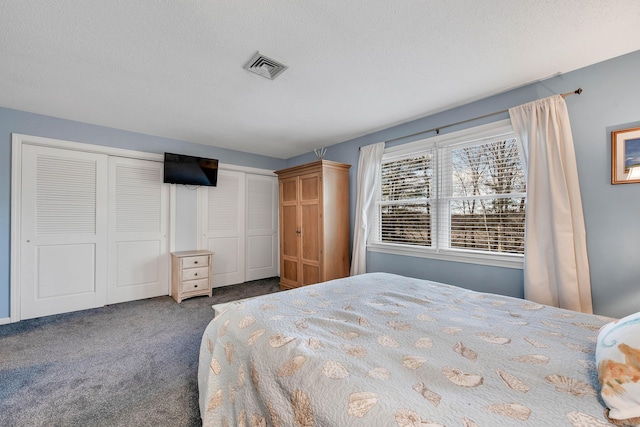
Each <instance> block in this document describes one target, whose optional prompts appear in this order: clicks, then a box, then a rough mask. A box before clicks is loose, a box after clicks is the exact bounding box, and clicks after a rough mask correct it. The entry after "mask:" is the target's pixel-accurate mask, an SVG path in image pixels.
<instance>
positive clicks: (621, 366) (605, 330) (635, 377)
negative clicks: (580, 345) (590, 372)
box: [596, 312, 640, 426]
mask: <svg viewBox="0 0 640 427" xmlns="http://www.w3.org/2000/svg"><path fill="white" fill-rule="evenodd" d="M596 364H597V366H598V380H599V381H600V386H601V391H600V393H601V395H602V400H604V402H605V403H606V405H607V407H608V411H607V412H608V413H607V416H608V417H609V419H610V421H611V422H613V423H614V424H619V425H636V426H640V312H638V313H635V314H632V315H629V316H627V317H624V318H622V319H620V320H617V321H615V322H611V323H608V324H606V325H604V326H603V327H602V328H601V329H600V332H598V342H597V345H596Z"/></svg>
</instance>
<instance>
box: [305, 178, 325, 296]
mask: <svg viewBox="0 0 640 427" xmlns="http://www.w3.org/2000/svg"><path fill="white" fill-rule="evenodd" d="M299 182H300V202H299V203H300V276H301V280H300V284H301V285H310V284H313V283H318V282H322V281H324V275H323V274H322V244H323V240H322V236H323V222H322V209H321V207H322V185H321V184H322V174H321V173H319V172H318V173H312V174H307V175H302V176H300V181H299Z"/></svg>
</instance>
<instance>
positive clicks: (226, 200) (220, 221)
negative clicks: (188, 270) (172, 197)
mask: <svg viewBox="0 0 640 427" xmlns="http://www.w3.org/2000/svg"><path fill="white" fill-rule="evenodd" d="M244 175H245V174H244V173H243V172H236V171H227V170H219V171H218V183H217V186H216V187H202V189H203V190H202V193H201V194H202V196H201V197H202V199H201V200H202V202H201V209H202V210H201V215H200V217H201V220H202V224H201V230H203V234H202V238H201V241H200V246H201V248H203V249H208V250H210V251H212V252H213V257H212V259H213V261H212V270H213V277H212V282H213V287H220V286H226V285H233V284H236V283H242V282H244V280H245V278H244V274H245V272H244V270H245V261H244V251H245V217H244V212H245V184H244Z"/></svg>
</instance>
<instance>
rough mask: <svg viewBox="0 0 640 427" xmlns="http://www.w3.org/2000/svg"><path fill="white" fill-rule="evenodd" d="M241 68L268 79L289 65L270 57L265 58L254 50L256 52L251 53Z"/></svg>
mask: <svg viewBox="0 0 640 427" xmlns="http://www.w3.org/2000/svg"><path fill="white" fill-rule="evenodd" d="M242 68H244V69H245V70H247V71H251V72H252V73H256V74H258V75H260V76H262V77H266V78H268V79H269V80H273V79H275V78H276V77H278V76H279V75H280V74H282V72H283V71H284V70H286V69H287V68H289V67H287V66H286V65H283V64H281V63H279V62H278V61H274V60H273V59H271V58H267V57H266V56H264V55H262V54H261V53H260V52H256V54H255V55H253V57H252V58H251V59H250V60H249V62H247V63H246V64H245V65H244V67H242Z"/></svg>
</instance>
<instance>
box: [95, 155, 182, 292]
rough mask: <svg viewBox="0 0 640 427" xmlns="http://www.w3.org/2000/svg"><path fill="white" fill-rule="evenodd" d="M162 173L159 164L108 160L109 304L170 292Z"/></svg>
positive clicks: (165, 208)
mask: <svg viewBox="0 0 640 427" xmlns="http://www.w3.org/2000/svg"><path fill="white" fill-rule="evenodd" d="M162 173H163V171H162V163H160V162H153V161H148V160H138V159H128V158H123V157H109V233H108V241H109V281H108V283H109V285H108V292H107V302H108V303H109V304H114V303H118V302H123V301H132V300H136V299H142V298H151V297H155V296H159V295H167V294H168V292H169V252H168V239H167V232H168V209H169V205H168V200H169V197H168V193H169V187H168V185H166V184H163V182H162Z"/></svg>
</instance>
